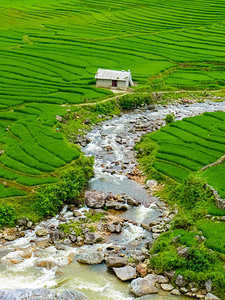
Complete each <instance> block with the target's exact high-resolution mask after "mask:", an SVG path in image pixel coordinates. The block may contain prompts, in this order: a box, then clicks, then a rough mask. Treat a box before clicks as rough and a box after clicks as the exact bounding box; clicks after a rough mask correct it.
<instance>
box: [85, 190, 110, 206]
mask: <svg viewBox="0 0 225 300" xmlns="http://www.w3.org/2000/svg"><path fill="white" fill-rule="evenodd" d="M106 197H107V195H106V194H105V193H103V192H100V191H86V192H85V204H86V205H87V206H88V207H91V208H102V207H104V206H105V200H106Z"/></svg>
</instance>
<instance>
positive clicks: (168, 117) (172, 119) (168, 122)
mask: <svg viewBox="0 0 225 300" xmlns="http://www.w3.org/2000/svg"><path fill="white" fill-rule="evenodd" d="M165 121H166V124H170V123H172V122H173V121H174V116H173V115H172V114H168V115H166V118H165Z"/></svg>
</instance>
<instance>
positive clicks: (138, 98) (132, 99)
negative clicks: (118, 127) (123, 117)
mask: <svg viewBox="0 0 225 300" xmlns="http://www.w3.org/2000/svg"><path fill="white" fill-rule="evenodd" d="M152 102H153V101H152V96H151V94H141V93H136V94H131V95H129V94H128V95H125V96H123V97H121V98H120V99H119V105H120V106H121V108H122V109H124V110H130V109H134V108H138V107H141V106H144V105H146V104H151V103H152Z"/></svg>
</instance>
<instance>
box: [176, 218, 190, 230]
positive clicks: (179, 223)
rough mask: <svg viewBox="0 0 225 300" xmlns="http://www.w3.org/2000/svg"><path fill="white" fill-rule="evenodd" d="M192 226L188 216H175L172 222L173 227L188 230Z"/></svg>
mask: <svg viewBox="0 0 225 300" xmlns="http://www.w3.org/2000/svg"><path fill="white" fill-rule="evenodd" d="M192 226H193V222H192V221H191V220H190V219H189V218H188V217H185V216H181V217H177V218H175V220H174V223H173V228H174V229H185V230H189V229H190V228H191V227H192Z"/></svg>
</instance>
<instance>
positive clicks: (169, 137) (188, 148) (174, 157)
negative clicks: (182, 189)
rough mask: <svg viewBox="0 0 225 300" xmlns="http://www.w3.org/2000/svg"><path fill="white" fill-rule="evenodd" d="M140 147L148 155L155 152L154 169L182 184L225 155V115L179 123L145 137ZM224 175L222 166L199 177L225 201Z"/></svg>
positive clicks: (206, 115)
mask: <svg viewBox="0 0 225 300" xmlns="http://www.w3.org/2000/svg"><path fill="white" fill-rule="evenodd" d="M152 142H154V144H152ZM138 147H139V148H143V149H147V150H146V151H149V153H150V152H151V151H155V154H154V155H153V156H152V157H151V162H149V163H153V164H152V166H153V168H154V169H155V170H157V171H158V172H160V173H162V174H164V175H167V176H169V177H171V178H173V179H174V180H176V181H178V182H182V181H183V180H184V179H185V178H187V177H188V175H189V174H190V173H191V172H196V171H200V170H201V169H202V168H203V167H204V166H207V165H209V164H212V163H214V162H216V161H217V160H218V159H220V158H221V157H222V156H224V153H225V113H224V112H214V113H204V114H203V115H200V116H196V117H191V118H184V119H183V120H182V121H176V122H174V123H171V124H170V125H168V126H165V127H162V128H161V129H160V130H159V131H157V132H153V133H151V134H149V135H147V136H146V137H144V138H143V141H142V143H140V144H139V145H138ZM151 147H152V149H151ZM149 149H151V150H149ZM153 149H154V150H153ZM155 149H156V150H155ZM224 172H225V163H222V164H219V165H215V166H212V167H209V168H208V169H206V170H205V171H201V172H200V175H201V176H202V177H204V178H205V179H206V180H207V181H208V182H209V184H211V185H212V186H213V187H214V188H215V189H217V190H218V191H219V194H220V195H221V197H224V198H225V188H224Z"/></svg>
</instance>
